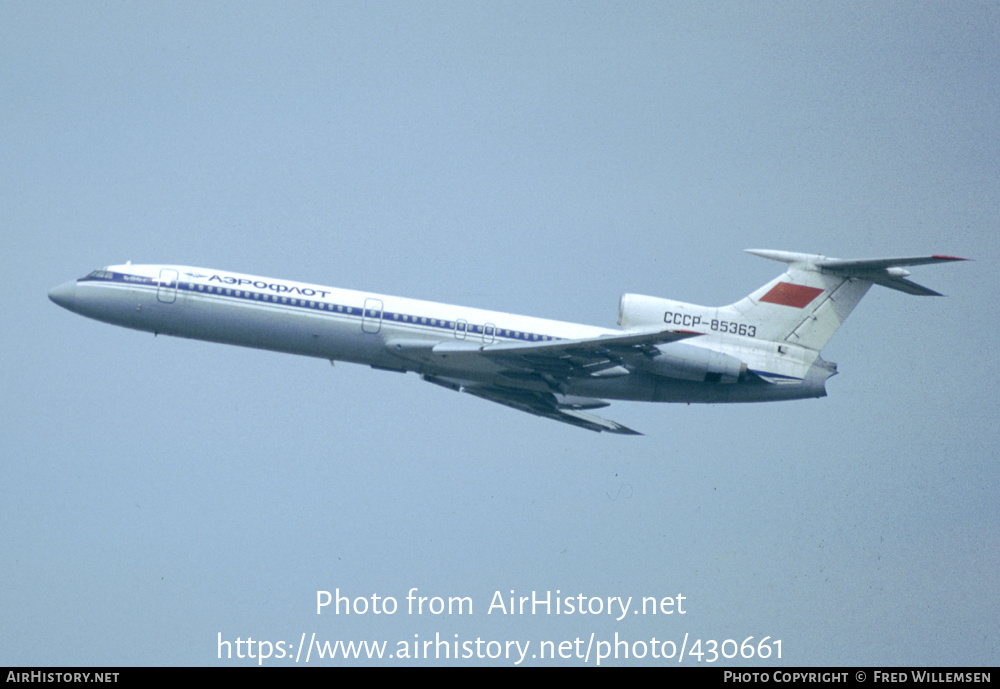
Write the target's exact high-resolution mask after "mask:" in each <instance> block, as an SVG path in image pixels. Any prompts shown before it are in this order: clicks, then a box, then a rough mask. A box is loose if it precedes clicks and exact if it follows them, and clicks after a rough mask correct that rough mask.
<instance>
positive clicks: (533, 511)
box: [0, 1, 1000, 665]
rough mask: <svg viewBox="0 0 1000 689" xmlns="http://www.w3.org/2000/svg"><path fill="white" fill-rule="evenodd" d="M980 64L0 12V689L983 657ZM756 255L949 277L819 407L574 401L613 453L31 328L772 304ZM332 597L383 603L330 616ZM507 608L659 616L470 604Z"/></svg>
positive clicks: (980, 30) (458, 402) (412, 7)
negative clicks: (264, 299)
mask: <svg viewBox="0 0 1000 689" xmlns="http://www.w3.org/2000/svg"><path fill="white" fill-rule="evenodd" d="M998 34H1000V5H998V4H997V3H996V2H961V3H945V2H941V3H916V2H914V3H909V2H908V3H825V4H818V5H809V4H804V3H799V2H789V3H780V2H779V3H732V2H722V3H711V2H708V3H700V2H699V3H694V2H692V3H665V2H654V3H625V4H615V3H551V2H534V1H533V2H526V3H519V2H502V3H487V4H484V3H468V2H456V3H443V4H442V3H402V2H393V3H378V2H369V3H360V2H358V3H330V2H320V3H283V4H279V3H253V2H234V3H219V2H216V3H120V2H86V3H55V2H14V1H7V2H3V3H2V4H0V93H2V94H3V97H2V98H0V233H2V234H0V236H2V237H3V239H2V242H3V244H2V246H3V251H2V252H0V261H2V265H3V275H4V284H5V286H6V288H5V290H4V296H5V300H4V301H5V308H4V316H3V319H2V321H0V329H2V333H3V342H4V347H5V351H6V356H5V357H3V361H2V363H0V372H2V373H0V376H2V378H0V380H2V390H3V392H4V394H3V396H2V400H0V427H2V431H0V433H2V435H0V553H2V555H0V558H2V562H3V566H2V567H0V610H2V614H0V664H9V665H46V664H56V665H131V664H157V665H161V664H162V665H174V664H185V665H190V664H213V663H217V662H220V661H218V660H217V647H218V644H217V640H218V635H219V634H220V633H221V634H222V637H223V638H224V639H226V640H229V641H232V642H235V640H236V638H237V637H240V638H242V639H246V638H247V637H253V638H254V639H263V640H269V641H272V642H277V641H285V642H286V644H291V645H294V646H297V645H298V642H299V639H300V636H301V635H302V634H303V633H306V634H311V633H313V632H315V633H316V634H317V638H319V639H324V640H331V641H332V640H337V639H343V640H385V641H388V642H389V645H390V650H395V646H396V643H397V642H398V641H400V640H402V641H410V642H412V641H413V640H414V639H415V638H417V639H419V640H427V639H433V638H434V634H435V633H439V634H440V635H441V637H442V638H444V639H446V640H449V641H451V640H454V639H455V638H456V637H455V635H458V637H457V638H458V639H459V640H460V641H466V640H475V639H476V638H477V637H478V638H481V639H483V640H484V641H490V640H495V641H507V640H514V639H517V640H521V641H524V640H531V641H532V643H533V645H534V646H533V648H532V649H531V651H537V643H538V642H540V641H542V640H553V641H556V642H559V641H562V640H573V639H575V638H577V637H581V638H584V639H589V638H590V635H591V633H594V634H595V638H596V639H597V640H613V639H614V635H615V633H618V635H619V638H620V639H624V640H628V641H629V642H633V641H648V640H649V639H650V638H651V637H654V636H655V637H657V638H658V639H660V640H666V639H669V640H673V641H676V642H677V643H678V644H680V642H681V639H682V638H683V637H684V635H685V634H688V635H689V638H690V639H692V640H694V639H698V638H700V639H703V640H708V639H716V640H719V641H722V640H724V639H729V638H731V639H736V640H738V641H740V642H742V640H743V639H745V638H746V637H749V636H753V637H754V639H755V640H759V639H761V638H762V637H765V636H770V637H771V638H772V639H781V640H782V655H783V659H782V662H784V663H787V664H791V665H812V664H850V665H869V664H879V665H911V664H914V665H924V664H932V665H948V664H959V665H964V664H995V663H996V662H997V658H998V657H1000V649H998V641H997V620H998V619H1000V604H998V602H997V595H996V592H997V591H998V590H1000V514H998V508H997V493H998V487H1000V485H998V484H1000V469H998V456H997V455H998V450H997V448H998V447H1000V432H998V395H997V384H998V382H997V381H998V379H1000V365H998V363H997V355H996V348H997V337H998V335H1000V328H998V322H1000V313H998V307H997V294H998V288H1000V280H998V279H997V272H996V265H997V259H998V258H1000V251H998V248H997V246H998V242H997V231H998V228H1000V86H998V84H1000V82H998V80H997V74H1000V48H998V44H997V40H996V37H997V35H998ZM744 248H772V249H785V250H792V251H804V252H815V253H824V254H827V255H830V256H837V257H841V258H859V257H870V256H893V255H899V256H905V255H924V254H930V253H946V254H954V255H959V256H966V257H969V258H973V259H975V262H972V263H965V264H952V265H945V266H928V267H918V268H916V269H914V278H915V279H916V280H917V281H918V282H920V283H922V284H926V285H928V286H930V287H932V288H934V289H937V290H938V291H941V292H944V293H945V294H947V295H948V297H947V298H944V299H930V298H916V297H911V296H908V295H904V294H901V293H897V292H892V291H889V290H885V289H880V288H877V287H876V288H874V289H873V290H872V292H871V293H870V294H869V296H868V297H867V298H866V299H865V300H864V301H863V302H862V303H861V304H860V305H859V307H858V308H857V310H856V311H855V313H854V315H853V316H852V317H851V318H850V319H849V320H848V321H847V323H846V324H845V325H844V327H843V328H842V329H841V330H840V331H839V332H838V333H837V335H836V336H835V337H834V339H833V340H832V342H831V343H830V345H829V346H828V347H827V348H826V350H825V351H824V356H825V358H827V359H829V360H831V361H835V362H837V363H838V364H839V366H840V371H841V373H840V375H838V376H837V377H835V378H833V379H832V380H831V381H830V382H829V384H828V390H829V393H830V396H829V397H827V398H825V399H822V400H810V401H802V402H781V403H775V404H761V405H748V406H724V405H718V406H698V405H692V406H686V405H652V404H645V405H644V404H638V403H616V404H614V405H613V406H612V407H611V408H610V409H608V410H604V412H605V415H606V416H607V417H609V418H612V419H615V420H618V421H620V422H622V423H624V424H625V425H627V426H630V427H633V428H636V429H638V430H640V431H642V432H644V433H645V434H646V435H645V436H644V437H623V436H615V435H609V434H600V435H598V434H595V433H590V432H587V431H585V430H581V429H578V428H574V427H570V426H566V425H563V424H559V423H556V422H553V421H550V420H546V419H542V418H538V417H534V416H530V415H527V414H523V413H519V412H516V411H514V410H511V409H508V408H505V407H502V406H499V405H496V404H491V403H488V402H485V401H483V400H479V399H476V398H473V397H471V396H469V395H462V394H457V393H453V392H450V391H447V390H444V389H442V388H439V387H436V386H433V385H427V384H424V383H423V382H421V381H420V380H419V379H418V378H417V377H416V376H414V375H405V376H404V375H396V374H389V373H382V372H375V371H372V370H370V369H367V368H364V367H360V366H352V365H349V364H337V365H336V366H335V367H334V368H331V367H330V365H329V364H328V363H326V362H324V361H322V360H315V359H306V358H297V357H292V356H287V355H280V354H274V353H267V352H259V351H254V350H244V349H239V348H234V347H224V346H221V345H214V344H207V343H201V342H192V341H184V340H177V339H171V338H163V337H161V338H155V339H154V338H153V337H152V336H150V335H149V334H144V333H138V332H133V331H129V330H125V329H121V328H115V327H112V326H108V325H104V324H100V323H97V322H95V321H90V320H87V319H84V318H81V317H79V316H76V315H74V314H71V313H68V312H66V311H64V310H62V309H60V308H58V307H57V306H55V305H54V304H52V303H50V302H49V301H48V299H47V298H46V294H47V292H48V290H49V289H50V288H52V287H53V286H55V285H57V284H60V283H62V282H65V281H67V280H70V279H73V278H77V277H80V276H82V275H84V274H86V273H88V272H90V271H91V270H93V269H94V268H98V267H101V266H104V265H107V264H111V263H122V262H125V261H127V260H131V261H133V262H145V263H182V264H188V265H196V266H206V267H214V268H220V269H227V270H231V271H239V272H247V273H255V274H261V275H267V276H272V277H281V278H288V279H294V280H299V281H303V282H314V283H321V284H328V285H334V286H340V287H348V288H354V289H365V290H373V291H378V292H383V293H389V294H400V295H405V296H410V297H415V298H422V299H430V300H437V301H446V302H457V303H463V304H468V305H471V306H478V307H483V308H490V309H497V310H502V311H511V312H516V313H524V314H529V315H534V316H541V317H549V318H557V319H562V320H571V321H579V322H583V323H588V324H593V325H602V326H612V325H613V324H614V322H615V318H616V308H617V300H618V296H619V294H620V293H622V292H640V293H644V294H654V295H659V296H664V297H671V298H675V299H681V300H685V301H691V302H697V303H705V304H723V303H730V302H732V301H735V300H736V299H738V298H740V297H742V296H744V295H745V294H747V293H749V292H750V291H752V290H753V289H754V288H756V287H757V286H759V285H761V284H763V283H764V282H766V281H767V280H769V279H770V278H771V277H773V276H774V275H776V274H777V273H778V272H780V270H781V266H780V265H779V264H776V263H772V262H769V261H765V260H762V259H760V258H756V257H753V256H749V255H746V254H743V253H742V249H744ZM338 587H339V588H340V590H341V592H342V593H345V594H347V595H349V596H351V597H356V596H367V597H369V598H370V597H371V595H372V594H377V595H379V596H382V597H384V596H393V597H395V598H396V599H397V600H399V601H400V607H401V609H400V611H399V612H398V613H397V614H395V615H391V616H390V615H382V616H375V615H371V614H369V615H364V616H357V615H350V616H347V615H340V616H337V615H334V614H330V613H328V614H324V615H322V616H317V615H316V614H315V599H316V591H317V590H330V591H333V590H334V589H336V588H338ZM411 587H418V588H419V590H420V593H421V594H422V595H427V596H445V597H447V596H469V597H471V598H472V599H473V601H474V606H475V607H474V612H473V614H472V615H471V616H461V617H459V616H451V617H449V616H438V617H435V616H429V615H424V616H422V617H418V616H412V615H408V614H406V612H405V609H404V606H405V596H406V593H407V591H408V590H409V589H410V588H411ZM512 589H513V590H514V591H515V592H516V594H517V595H523V594H530V591H532V590H536V591H549V590H551V591H555V590H557V589H558V590H559V591H560V592H561V595H562V596H566V595H572V596H575V595H577V594H580V593H583V594H585V595H586V596H588V597H589V596H602V597H607V596H619V595H621V596H633V597H635V599H636V600H638V599H639V598H640V597H642V596H657V597H662V596H673V595H676V594H678V593H681V594H683V595H684V596H685V598H686V604H685V609H686V610H687V613H686V614H685V615H683V616H681V615H678V614H675V615H673V616H652V615H646V616H642V615H633V616H629V617H628V618H627V619H625V620H622V621H621V622H617V621H615V620H614V619H609V616H607V615H603V616H589V615H588V616H579V615H574V616H555V615H550V616H545V615H541V614H539V615H534V616H530V615H528V616H506V617H504V616H500V615H498V614H491V615H487V614H486V611H487V609H488V607H489V604H490V601H491V599H492V597H493V595H494V593H495V592H496V591H501V592H503V593H505V594H506V593H507V592H509V591H510V590H512ZM415 635H418V636H415ZM695 660H696V659H694V658H685V660H684V662H685V664H687V663H691V664H693V663H694V662H695ZM221 662H222V664H236V663H237V662H251V661H236V660H233V661H229V660H224V661H221ZM396 662H398V661H396ZM463 662H471V661H463ZM494 662H495V663H496V664H498V665H509V664H512V661H509V660H504V659H501V660H498V661H494ZM540 662H541V661H540V660H538V659H535V660H530V659H529V663H534V664H537V663H540ZM567 662H569V663H570V664H575V663H577V662H579V661H575V660H574V661H567ZM619 662H621V663H622V664H632V663H635V662H645V663H651V662H654V661H652V660H651V659H649V658H646V659H644V660H641V661H639V660H634V659H629V660H628V661H619ZM759 662H760V661H757V660H756V659H755V660H754V661H750V662H748V664H757V663H759ZM767 662H768V663H773V662H775V659H774V658H772V659H770V660H768V661H767ZM269 664H272V665H291V664H292V663H291V662H290V661H288V660H284V661H279V660H273V661H270V662H269Z"/></svg>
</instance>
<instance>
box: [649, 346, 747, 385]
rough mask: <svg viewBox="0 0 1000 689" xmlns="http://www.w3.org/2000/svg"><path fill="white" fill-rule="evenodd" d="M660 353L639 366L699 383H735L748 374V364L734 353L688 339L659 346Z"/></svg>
mask: <svg viewBox="0 0 1000 689" xmlns="http://www.w3.org/2000/svg"><path fill="white" fill-rule="evenodd" d="M657 349H659V350H660V354H659V355H657V356H655V357H653V358H651V359H646V360H644V361H643V362H642V363H641V364H639V367H640V368H642V370H644V371H647V372H649V373H653V374H656V375H658V376H664V377H666V378H677V379H679V380H693V381H697V382H699V383H736V382H739V381H740V380H741V379H742V378H744V377H745V376H746V372H747V365H746V364H744V363H743V362H742V361H740V360H739V359H737V358H736V357H734V356H730V355H728V354H723V353H722V352H716V351H713V350H711V349H705V348H704V347H696V346H694V345H690V344H687V343H685V342H671V343H670V344H665V345H659V346H658V347H657Z"/></svg>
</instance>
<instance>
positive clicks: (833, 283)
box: [720, 249, 965, 352]
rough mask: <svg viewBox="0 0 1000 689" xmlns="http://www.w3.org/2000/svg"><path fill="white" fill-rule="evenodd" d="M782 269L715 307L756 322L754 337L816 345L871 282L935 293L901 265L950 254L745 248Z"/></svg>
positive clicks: (921, 293)
mask: <svg viewBox="0 0 1000 689" xmlns="http://www.w3.org/2000/svg"><path fill="white" fill-rule="evenodd" d="M747 253H751V254H754V255H755V256H761V257H763V258H769V259H772V260H774V261H781V262H783V263H787V264H788V269H787V270H786V271H785V272H784V273H783V274H781V275H779V276H778V277H776V278H775V279H774V280H771V281H770V282H769V283H767V284H766V285H764V286H763V287H761V288H760V289H758V290H756V291H755V292H753V293H752V294H750V295H749V296H747V297H744V298H743V299H741V300H740V301H738V302H736V303H735V304H732V305H730V306H728V307H724V308H723V309H720V311H725V312H729V313H730V314H731V315H732V316H733V318H738V319H740V320H746V321H749V322H753V323H755V324H756V325H757V332H756V333H755V334H756V336H757V337H759V338H763V339H766V340H771V341H774V342H787V343H789V344H794V345H798V346H800V347H806V348H807V349H812V350H814V351H817V352H818V351H819V350H821V349H822V348H823V347H824V345H826V343H827V342H828V341H829V340H830V338H831V337H832V336H833V334H834V333H835V332H836V331H837V328H839V327H840V325H841V324H842V323H843V322H844V321H845V320H846V319H847V317H848V316H849V315H850V314H851V312H852V311H853V310H854V307H855V306H857V304H858V302H859V301H861V298H862V297H864V296H865V294H866V293H867V292H868V289H869V288H870V287H871V286H872V285H873V284H876V285H882V286H883V287H889V288H891V289H894V290H898V291H900V292H906V293H907V294H915V295H918V296H941V295H940V294H939V293H938V292H935V291H934V290H931V289H928V288H927V287H924V286H922V285H918V284H917V283H915V282H913V281H911V280H909V279H907V278H908V276H909V275H910V272H909V271H908V270H906V269H905V268H903V266H915V265H923V264H927V263H945V262H948V261H962V260H965V259H961V258H956V257H954V256H918V257H911V258H873V259H859V260H842V259H839V258H827V257H826V256H820V255H817V254H799V253H793V252H790V251H770V250H763V249H747Z"/></svg>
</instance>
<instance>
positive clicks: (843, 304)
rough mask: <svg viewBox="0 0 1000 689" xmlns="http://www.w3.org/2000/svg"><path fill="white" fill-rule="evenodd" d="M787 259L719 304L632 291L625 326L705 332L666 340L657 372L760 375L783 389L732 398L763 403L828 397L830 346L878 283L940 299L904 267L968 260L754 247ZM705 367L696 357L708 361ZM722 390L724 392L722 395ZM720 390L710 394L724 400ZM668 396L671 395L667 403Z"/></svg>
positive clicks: (621, 313)
mask: <svg viewBox="0 0 1000 689" xmlns="http://www.w3.org/2000/svg"><path fill="white" fill-rule="evenodd" d="M747 251H748V252H749V253H751V254H754V255H756V256H762V257H764V258H769V259H772V260H775V261H780V262H782V263H787V264H788V268H787V269H786V270H785V272H784V273H782V274H781V275H779V276H778V277H776V278H774V279H773V280H771V281H770V282H768V283H767V284H766V285H764V286H763V287H761V288H759V289H757V290H755V291H754V292H753V293H751V294H750V295H749V296H747V297H744V298H743V299H741V300H739V301H738V302H736V303H734V304H730V305H729V306H720V307H707V306H699V305H696V304H687V303H684V302H678V301H673V300H670V299H661V298H658V297H647V296H643V295H638V294H626V295H623V296H622V298H621V302H620V303H619V307H618V324H619V325H621V326H622V327H624V328H626V329H640V328H650V327H654V326H658V327H663V324H666V326H667V327H668V328H677V329H683V330H692V331H695V332H698V333H700V335H701V336H700V337H695V338H692V339H690V340H686V341H684V342H678V343H672V344H667V345H662V346H661V347H660V350H661V352H662V354H661V356H659V357H657V358H656V359H654V362H653V364H651V366H652V367H653V368H654V369H655V370H654V372H658V373H661V374H663V375H669V376H674V377H684V376H685V375H687V377H688V378H690V379H691V380H698V381H701V380H708V378H706V377H705V376H706V371H708V372H709V373H712V375H713V376H714V377H713V378H712V380H717V381H718V382H719V383H723V384H724V383H736V382H741V381H750V380H752V379H758V380H762V381H765V382H767V383H771V384H774V386H776V387H777V388H781V390H778V389H764V390H762V389H758V388H755V387H754V386H749V387H748V386H739V385H734V386H732V390H731V391H730V392H727V393H726V395H728V397H726V401H760V400H764V399H793V398H796V397H821V396H823V395H825V394H826V390H825V387H824V381H826V379H827V378H829V377H830V376H832V375H833V374H834V373H836V370H837V367H836V364H832V363H830V362H827V361H824V360H823V358H822V357H821V356H820V354H819V353H820V350H821V349H822V348H823V347H824V345H826V343H827V342H828V341H829V340H830V338H831V337H832V336H833V334H834V333H835V332H836V331H837V328H839V327H840V325H841V323H843V322H844V321H845V320H846V319H847V317H848V316H849V315H850V314H851V312H852V311H853V310H854V307H855V306H857V304H858V302H859V301H861V298H862V297H864V296H865V294H866V293H867V292H868V289H869V288H870V287H871V286H872V285H882V286H884V287H889V288H891V289H895V290H899V291H901V292H906V293H907V294H916V295H920V296H940V295H939V294H938V293H937V292H935V291H934V290H931V289H928V288H926V287H923V286H922V285H918V284H916V283H915V282H912V281H911V280H909V279H907V278H908V276H909V274H910V273H909V271H907V270H906V269H905V268H903V266H914V265H922V264H927V263H944V262H947V261H961V260H965V259H960V258H955V257H954V256H919V257H911V258H875V259H860V260H842V259H839V258H827V257H826V256H820V255H818V254H800V253H793V252H789V251H770V250H760V249H748V250H747ZM702 360H704V361H705V362H707V363H705V364H704V365H701V364H699V366H698V367H694V366H692V365H690V362H692V361H699V362H701V361H702ZM720 394H721V393H720ZM718 397H719V394H713V395H711V396H706V401H718ZM668 401H669V400H668Z"/></svg>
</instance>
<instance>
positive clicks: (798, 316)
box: [49, 250, 963, 435]
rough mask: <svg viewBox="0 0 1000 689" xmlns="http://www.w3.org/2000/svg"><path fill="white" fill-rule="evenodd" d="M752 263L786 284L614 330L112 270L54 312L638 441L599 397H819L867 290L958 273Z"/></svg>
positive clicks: (651, 305) (917, 291) (658, 304)
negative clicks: (425, 385)
mask: <svg viewBox="0 0 1000 689" xmlns="http://www.w3.org/2000/svg"><path fill="white" fill-rule="evenodd" d="M750 253H752V254H755V255H757V256H761V257H763V258H768V259H771V260H774V261H779V262H781V263H785V264H786V269H785V272H784V273H782V274H781V275H779V276H778V277H776V278H775V279H773V280H771V281H770V282H768V283H767V284H765V285H763V286H762V287H760V288H759V289H757V290H755V291H754V292H752V293H751V294H749V295H747V296H746V297H744V298H743V299H741V300H739V301H737V302H735V303H733V304H730V305H729V306H722V307H707V306H699V305H697V304H686V303H683V302H679V301H673V300H670V299H661V298H658V297H647V296H643V295H640V294H625V295H623V296H622V297H621V300H620V301H619V306H618V325H619V326H621V329H617V330H616V329H612V328H599V327H594V326H589V325H581V324H578V323H566V322H563V321H554V320H546V319H541V318H532V317H528V316H519V315H516V314H511V313H501V312H498V311H486V310H484V309H476V308H470V307H464V306H455V305H448V304H438V303H434V302H427V301H419V300H416V299H403V298H398V297H390V296H386V295H381V294H372V293H366V292H356V291H350V290H342V289H334V288H333V287H321V286H317V285H307V284H305V283H295V282H288V281H284V280H275V279H271V278H264V277H253V276H247V275H238V274H233V273H220V272H216V271H214V270H208V269H204V268H193V267H188V266H165V265H144V266H139V265H119V266H109V267H107V268H104V269H101V270H96V271H94V272H93V273H91V274H90V275H88V276H87V277H85V278H81V279H80V280H77V281H75V282H70V283H66V284H64V285H60V286H59V287H56V288H55V289H53V290H52V291H51V292H50V293H49V297H50V298H51V299H52V301H54V302H55V303H56V304H58V305H60V306H62V307H64V308H66V309H69V310H70V311H74V312H76V313H79V314H82V315H84V316H88V317H90V318H95V319H97V320H101V321H105V322H107V323H114V324H116V325H121V326H125V327H127V328H134V329H136V330H145V331H149V332H153V333H158V334H163V335H175V336H178V337H190V338H195V339H200V340H208V341H211V342H222V343H226V344H236V345H242V346H246V347H256V348H258V349H270V350H273V351H278V352H288V353H291V354H302V355H305V356H314V357H321V358H324V359H329V360H331V361H334V360H338V361H349V362H352V363H358V364H365V365H367V366H371V367H373V368H377V369H387V370H391V371H413V372H416V373H417V374H418V375H420V377H421V378H422V379H423V380H426V381H427V382H429V383H435V384H437V385H441V386H443V387H445V388H448V389H450V390H457V391H462V392H467V393H469V394H470V395H474V396H476V397H480V398H483V399H486V400H489V401H492V402H497V403H499V404H502V405H505V406H508V407H512V408H514V409H517V410H519V411H524V412H528V413H530V414H535V415H537V416H542V417H545V418H548V419H554V420H556V421H561V422H563V423H567V424H572V425H574V426H579V427H581V428H586V429H588V430H592V431H608V432H610V433H622V434H633V435H634V434H636V432H635V431H633V430H632V429H630V428H627V427H626V426H623V425H622V424H619V423H616V422H614V421H609V420H608V419H604V418H601V417H600V416H596V415H594V414H591V413H590V411H591V410H593V409H598V408H600V407H606V406H608V405H609V404H610V402H608V401H606V399H604V398H607V399H619V400H637V401H654V402H765V401H774V400H792V399H803V398H808V397H822V396H824V395H826V380H827V379H828V378H829V377H830V376H832V375H834V374H835V373H836V372H837V366H836V364H832V363H829V362H827V361H824V360H823V358H822V357H821V356H820V350H822V349H823V347H824V346H825V345H826V343H827V341H829V339H830V337H832V336H833V334H834V332H835V331H836V330H837V328H838V327H839V326H840V324H841V323H842V322H843V321H844V319H845V318H847V316H848V315H849V314H850V313H851V311H852V310H853V309H854V307H855V305H856V304H857V303H858V302H859V301H860V300H861V298H862V297H864V295H865V293H866V292H867V291H868V289H869V288H870V287H871V286H872V285H881V286H883V287H889V288H891V289H894V290H898V291H900V292H905V293H907V294H914V295H921V296H930V295H937V294H938V293H937V292H935V291H933V290H931V289H928V288H926V287H923V286H921V285H918V284H917V283H915V282H911V281H910V280H909V279H907V278H908V276H909V272H908V271H907V270H905V269H904V268H903V266H914V265H922V264H929V263H944V262H947V261H961V260H963V259H960V258H955V257H953V256H941V255H933V256H919V257H912V258H877V259H861V260H841V259H836V258H827V257H825V256H819V255H816V254H799V253H792V252H788V251H769V250H768V251H764V250H750ZM181 275H183V276H184V277H183V278H181V279H178V276H181ZM157 276H158V277H157ZM297 297H306V298H304V299H300V298H297ZM834 297H835V298H834ZM178 365H183V362H179V363H178ZM435 421H436V422H439V423H448V421H447V420H441V419H435Z"/></svg>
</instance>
